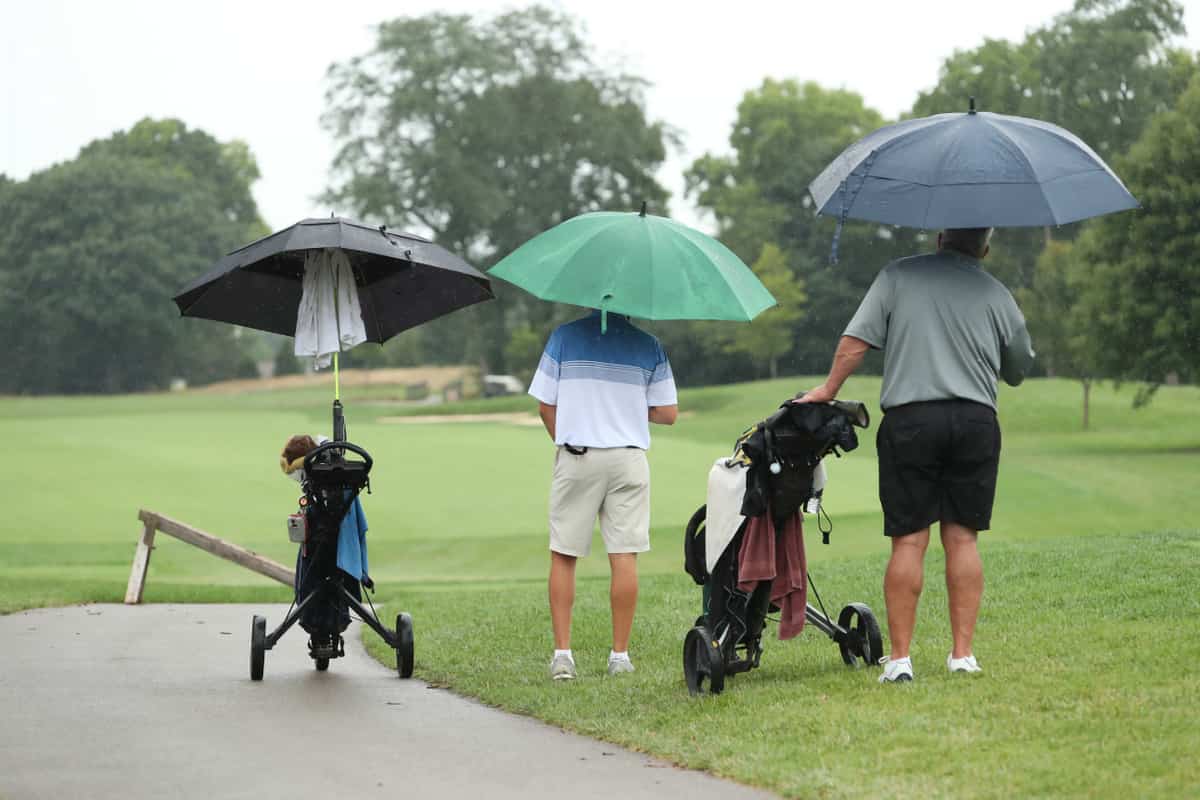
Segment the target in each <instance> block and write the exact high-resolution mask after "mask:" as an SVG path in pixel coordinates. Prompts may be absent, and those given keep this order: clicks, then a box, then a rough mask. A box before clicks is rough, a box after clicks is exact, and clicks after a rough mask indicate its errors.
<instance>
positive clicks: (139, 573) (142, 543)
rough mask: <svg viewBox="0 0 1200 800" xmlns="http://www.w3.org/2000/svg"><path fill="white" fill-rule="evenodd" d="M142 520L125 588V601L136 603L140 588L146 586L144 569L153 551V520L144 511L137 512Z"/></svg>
mask: <svg viewBox="0 0 1200 800" xmlns="http://www.w3.org/2000/svg"><path fill="white" fill-rule="evenodd" d="M138 519H140V520H141V521H142V536H141V538H140V539H138V543H137V550H136V551H134V554H133V569H132V570H130V572H129V585H128V586H127V587H126V588H125V603H126V604H127V605H137V604H138V603H140V602H142V590H143V589H145V588H146V571H147V570H148V569H149V568H150V553H151V552H153V551H154V530H155V527H156V525H155V520H154V518H153V517H152V516H150V515H149V514H146V513H145V512H139V513H138Z"/></svg>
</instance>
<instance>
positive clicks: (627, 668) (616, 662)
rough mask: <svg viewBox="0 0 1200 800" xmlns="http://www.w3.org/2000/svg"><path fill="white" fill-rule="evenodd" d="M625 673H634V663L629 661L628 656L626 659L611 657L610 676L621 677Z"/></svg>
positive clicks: (609, 662) (609, 660) (609, 661)
mask: <svg viewBox="0 0 1200 800" xmlns="http://www.w3.org/2000/svg"><path fill="white" fill-rule="evenodd" d="M623 672H633V662H632V661H630V660H629V658H628V656H627V657H625V658H613V657H612V656H609V657H608V674H609V675H620V674H621V673H623Z"/></svg>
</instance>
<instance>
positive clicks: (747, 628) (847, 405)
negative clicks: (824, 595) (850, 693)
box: [683, 402, 883, 695]
mask: <svg viewBox="0 0 1200 800" xmlns="http://www.w3.org/2000/svg"><path fill="white" fill-rule="evenodd" d="M869 424H870V420H869V417H868V415H867V410H866V407H865V406H863V404H861V403H851V402H832V403H798V404H797V403H784V404H783V406H782V407H781V408H780V410H779V411H777V412H776V413H775V414H773V415H772V416H770V417H768V418H767V419H766V420H763V421H762V422H759V423H758V424H756V425H755V426H754V427H753V428H751V429H749V430H748V431H746V432H745V433H744V434H743V435H742V436H741V437H739V439H738V441H737V443H736V445H735V447H734V456H733V458H731V459H729V460H727V461H726V462H725V466H726V467H730V466H734V465H736V466H738V467H739V468H740V469H743V470H744V474H745V494H744V495H743V496H742V505H741V515H742V516H743V517H745V519H744V520H742V522H741V524H740V526H738V527H737V529H736V534H734V535H733V537H732V539H730V540H728V542H727V543H725V544H724V546H723V547H722V543H721V542H720V541H719V538H718V539H715V540H714V541H713V542H706V538H708V537H707V536H706V533H708V532H707V531H706V525H705V523H706V521H707V514H708V504H706V505H704V506H701V507H700V508H699V509H698V510H697V511H696V513H695V514H694V515H693V516H692V518H691V520H690V521H689V522H688V525H687V529H686V532H685V535H684V569H685V571H686V572H687V573H688V574H689V575H690V576H691V577H692V579H693V580H694V581H695V582H696V583H697V584H698V585H700V586H702V587H703V598H704V601H703V612H704V613H702V614H701V615H700V616H699V617H698V618H697V619H696V621H695V624H694V627H692V629H691V630H690V631H688V633H687V636H686V637H685V639H684V644H683V673H684V679H685V681H686V683H687V687H688V691H689V692H690V693H691V694H693V695H695V694H703V693H705V692H709V693H711V694H719V693H720V692H721V691H723V690H724V688H725V679H726V677H728V676H731V675H736V674H737V673H739V672H748V671H750V670H752V669H755V668H757V667H758V666H759V663H760V660H761V658H762V653H763V647H762V634H763V628H764V627H765V623H766V621H767V618H768V617H767V615H768V613H771V612H777V611H779V610H780V609H779V607H777V606H776V605H775V604H773V603H772V601H771V589H772V584H773V581H772V580H761V581H757V582H752V583H750V584H749V585H747V582H745V581H740V580H739V566H740V565H739V559H740V553H741V552H742V544H743V541H744V537H745V535H746V529H747V525H748V524H749V522H750V519H751V518H753V517H755V516H759V515H762V514H771V515H772V517H773V520H774V522H775V530H776V537H777V538H776V543H777V544H778V545H779V546H780V547H782V546H783V544H782V543H781V542H780V540H779V538H778V537H780V536H782V535H783V531H784V529H785V521H786V520H787V519H788V518H789V517H791V516H792V515H793V514H795V513H797V512H798V510H799V509H801V508H802V507H804V506H805V505H808V510H809V512H810V513H814V514H816V515H817V517H816V518H817V519H818V528H819V529H820V530H821V533H822V540H823V542H824V543H825V544H829V533H830V530H832V525H830V526H828V527H824V528H822V527H821V526H820V515H821V514H823V513H824V511H823V509H821V508H820V507H819V504H820V496H821V491H822V487H823V480H821V481H820V482H819V483H820V485H814V470H816V469H817V467H818V465H819V464H820V461H821V459H822V458H823V457H824V456H826V455H828V454H829V453H834V454H838V450H839V449H840V450H842V451H850V450H853V449H855V448H856V447H857V446H858V437H857V435H856V434H855V432H854V427H855V426H857V427H860V428H866V427H867V426H868V425H869ZM714 469H717V468H716V467H714ZM822 472H823V470H822ZM738 490H739V491H740V484H739V486H738ZM810 501H813V502H812V503H811V504H810ZM734 519H735V521H736V516H735V517H734ZM825 519H826V520H828V519H829V518H828V515H825ZM711 535H712V536H714V537H720V536H721V532H720V531H713V532H712V533H711ZM800 548H801V553H802V548H803V546H802V545H801V546H800ZM718 554H719V555H718ZM714 561H715V564H714V563H713V562H714ZM805 577H806V580H807V587H809V588H812V589H813V594H814V595H815V596H816V599H817V603H818V606H819V607H814V606H813V605H812V604H810V603H806V605H805V612H804V619H805V622H806V623H807V624H809V625H812V626H813V627H815V628H817V629H818V630H820V631H821V632H822V633H824V634H825V635H826V636H828V637H829V638H830V639H832V640H833V641H834V642H835V643H836V644H837V646H838V650H839V651H840V653H841V656H842V660H843V661H845V662H846V664H848V665H850V666H854V667H860V666H864V665H872V664H875V663H877V662H878V660H879V658H880V656H881V655H882V654H883V642H882V637H881V635H880V629H879V623H878V622H877V621H876V619H875V615H874V614H873V613H872V611H871V609H870V608H869V607H867V606H866V605H864V604H863V603H850V604H849V605H847V606H845V607H844V608H843V609H842V610H841V613H840V614H839V615H838V618H837V621H836V622H834V621H833V619H832V618H831V617H830V616H829V615H828V613H826V611H825V608H824V605H823V604H822V603H821V597H820V594H818V593H817V591H816V587H814V586H812V580H811V576H810V575H807V574H806V575H805ZM739 584H740V586H739Z"/></svg>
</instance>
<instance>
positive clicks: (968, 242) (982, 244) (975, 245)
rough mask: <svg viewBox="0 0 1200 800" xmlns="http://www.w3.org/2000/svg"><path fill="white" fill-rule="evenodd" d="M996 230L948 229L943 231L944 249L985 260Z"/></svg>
mask: <svg viewBox="0 0 1200 800" xmlns="http://www.w3.org/2000/svg"><path fill="white" fill-rule="evenodd" d="M994 230H995V228H947V229H946V230H944V231H942V248H943V249H950V250H957V251H958V252H960V253H966V254H967V255H969V256H975V257H976V258H983V254H984V251H986V250H987V246H988V243H989V242H990V241H991V240H992V231H994Z"/></svg>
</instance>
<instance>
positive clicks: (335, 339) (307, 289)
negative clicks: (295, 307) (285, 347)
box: [296, 247, 367, 369]
mask: <svg viewBox="0 0 1200 800" xmlns="http://www.w3.org/2000/svg"><path fill="white" fill-rule="evenodd" d="M366 340H367V329H366V327H364V326H363V320H362V306H360V305H359V303H358V286H356V285H355V283H354V270H353V269H352V268H351V267H350V259H348V258H347V257H346V253H345V251H344V250H341V249H340V248H336V247H327V248H324V249H322V250H309V251H308V253H306V254H305V256H304V283H303V293H302V294H301V296H300V309H299V311H297V312H296V355H298V356H315V357H316V362H315V364H316V367H317V369H320V368H322V367H328V366H329V361H330V356H331V355H332V354H333V353H336V352H338V351H339V350H349V349H350V348H351V347H354V346H355V345H357V344H362V343H363V342H365V341H366Z"/></svg>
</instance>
